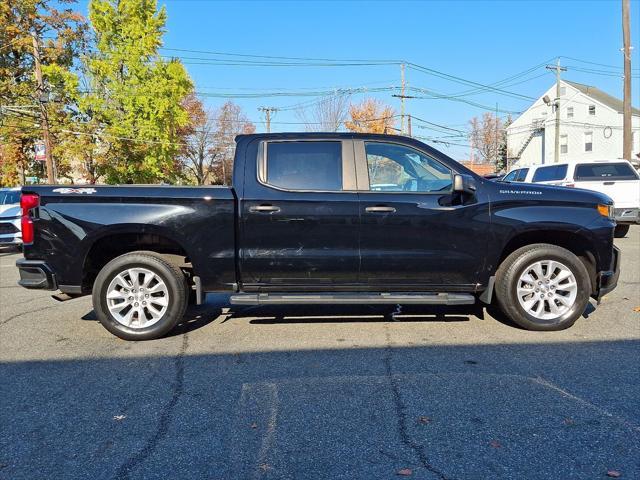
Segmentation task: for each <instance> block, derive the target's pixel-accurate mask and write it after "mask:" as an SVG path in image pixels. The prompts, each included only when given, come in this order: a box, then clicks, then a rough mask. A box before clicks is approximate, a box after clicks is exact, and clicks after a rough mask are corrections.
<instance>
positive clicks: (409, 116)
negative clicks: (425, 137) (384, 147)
mask: <svg viewBox="0 0 640 480" xmlns="http://www.w3.org/2000/svg"><path fill="white" fill-rule="evenodd" d="M407 127H408V130H409V138H411V136H412V135H411V115H407Z"/></svg>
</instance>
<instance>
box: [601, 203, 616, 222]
mask: <svg viewBox="0 0 640 480" xmlns="http://www.w3.org/2000/svg"><path fill="white" fill-rule="evenodd" d="M598 212H599V213H600V215H602V216H603V217H607V218H610V219H611V220H613V218H614V213H613V205H605V204H603V203H599V204H598Z"/></svg>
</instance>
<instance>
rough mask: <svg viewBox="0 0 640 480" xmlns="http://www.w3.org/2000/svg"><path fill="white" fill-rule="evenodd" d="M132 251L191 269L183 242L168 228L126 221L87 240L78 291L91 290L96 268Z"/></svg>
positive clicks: (97, 269)
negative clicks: (151, 254)
mask: <svg viewBox="0 0 640 480" xmlns="http://www.w3.org/2000/svg"><path fill="white" fill-rule="evenodd" d="M150 227H151V228H150ZM134 251H150V252H155V253H158V254H161V255H162V256H163V257H164V258H165V259H166V260H167V261H169V262H171V263H173V264H175V265H178V266H181V267H183V268H185V269H189V270H193V266H192V265H191V263H190V262H191V257H190V255H189V251H188V249H187V248H185V246H184V242H183V241H181V240H180V239H177V238H176V237H175V235H173V234H172V233H171V232H168V231H167V230H166V229H163V228H157V227H155V226H150V225H140V226H136V225H128V226H125V227H123V228H120V229H118V230H116V231H114V230H112V229H109V230H106V231H104V232H101V233H100V234H99V235H95V236H93V237H92V238H91V241H90V242H89V243H87V245H86V247H85V253H84V255H83V260H82V284H81V287H82V291H83V292H84V293H89V292H90V291H91V289H92V288H93V283H94V281H95V279H96V277H97V275H98V272H99V271H100V270H101V269H102V267H104V266H105V265H106V264H107V263H108V262H110V261H111V260H113V259H114V258H116V257H119V256H120V255H124V254H125V253H130V252H134Z"/></svg>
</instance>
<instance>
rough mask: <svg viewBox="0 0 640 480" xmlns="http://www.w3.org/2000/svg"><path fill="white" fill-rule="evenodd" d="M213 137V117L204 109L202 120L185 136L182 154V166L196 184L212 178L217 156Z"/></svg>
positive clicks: (214, 127) (214, 125)
mask: <svg viewBox="0 0 640 480" xmlns="http://www.w3.org/2000/svg"><path fill="white" fill-rule="evenodd" d="M215 138H216V122H215V118H214V116H213V115H212V114H211V112H210V111H205V112H204V120H203V121H202V122H201V123H200V124H199V125H198V126H197V128H196V129H194V131H193V133H192V134H191V135H189V136H188V137H187V139H186V140H187V141H186V146H185V148H184V151H183V154H182V159H183V165H184V167H185V168H186V169H187V170H188V171H189V172H190V173H191V174H192V175H193V177H194V178H195V180H196V183H197V184H198V185H204V184H206V183H207V182H208V181H210V180H214V178H213V177H214V164H215V163H216V160H217V158H218V152H217V151H216V149H215Z"/></svg>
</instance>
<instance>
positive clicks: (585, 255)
mask: <svg viewBox="0 0 640 480" xmlns="http://www.w3.org/2000/svg"><path fill="white" fill-rule="evenodd" d="M537 243H546V244H549V245H556V246H558V247H562V248H565V249H567V250H569V251H570V252H571V253H573V254H574V255H576V256H577V257H578V258H579V259H580V261H581V262H582V263H583V264H584V266H585V268H586V269H587V271H588V272H589V280H590V283H591V291H592V292H594V291H596V290H597V275H596V273H597V267H596V266H597V265H598V258H597V252H596V249H595V248H594V246H593V243H592V241H591V240H590V239H589V237H587V236H586V235H583V234H581V233H578V232H574V231H567V230H553V229H542V230H530V231H526V232H521V233H518V234H516V235H514V236H513V237H512V238H511V239H509V241H508V242H507V243H506V245H505V246H504V248H503V249H502V252H501V254H500V259H499V261H498V263H497V266H499V265H501V264H502V262H503V261H504V260H505V259H506V258H507V257H508V256H509V255H511V254H512V253H513V252H515V251H516V250H518V249H519V248H522V247H526V246H527V245H533V244H537Z"/></svg>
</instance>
